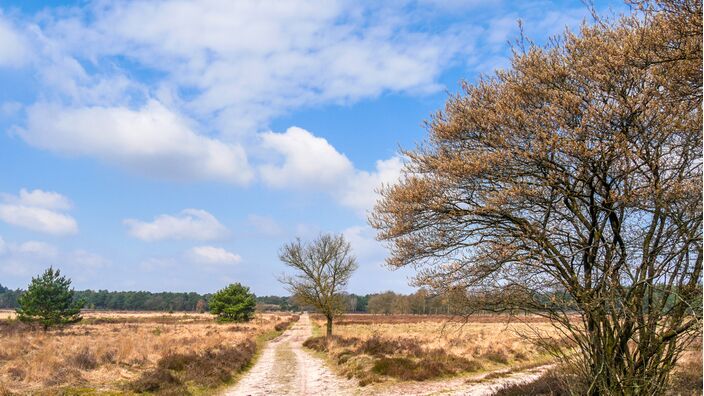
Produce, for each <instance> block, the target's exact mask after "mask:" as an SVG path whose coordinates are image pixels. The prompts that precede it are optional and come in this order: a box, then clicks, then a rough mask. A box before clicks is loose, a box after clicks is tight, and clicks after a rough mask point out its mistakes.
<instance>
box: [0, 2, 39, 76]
mask: <svg viewBox="0 0 704 396" xmlns="http://www.w3.org/2000/svg"><path fill="white" fill-rule="evenodd" d="M31 53H32V52H31V50H30V49H29V43H28V42H27V39H26V38H25V37H24V35H23V34H22V33H20V32H19V31H18V30H17V29H16V28H15V27H14V26H12V24H11V23H10V22H9V21H7V20H6V19H5V18H4V17H3V15H2V14H0V66H10V67H17V66H22V65H23V64H25V63H26V62H27V61H28V60H29V59H30V57H31Z"/></svg>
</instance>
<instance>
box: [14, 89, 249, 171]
mask: <svg viewBox="0 0 704 396" xmlns="http://www.w3.org/2000/svg"><path fill="white" fill-rule="evenodd" d="M17 133H18V134H19V135H20V136H21V137H22V138H23V139H24V140H25V141H26V142H27V143H29V144H31V145H33V146H35V147H39V148H42V149H46V150H50V151H53V152H57V153H61V154H69V155H92V156H98V157H99V158H101V159H103V160H105V161H108V162H111V163H116V164H120V165H123V166H125V167H127V168H130V169H133V170H136V171H138V172H141V173H146V174H149V175H152V176H157V177H162V178H169V179H200V180H203V179H205V180H222V181H227V182H231V183H236V184H244V183H247V182H248V181H249V180H251V178H252V172H251V170H250V169H249V165H248V163H247V157H246V155H245V152H244V149H243V148H242V147H241V146H239V145H237V144H226V143H223V142H222V141H220V140H217V139H211V138H208V137H205V136H202V135H199V134H197V133H195V132H194V131H193V130H192V129H191V128H190V127H189V125H188V122H187V121H186V120H185V119H183V118H182V117H180V116H178V115H177V114H175V113H173V112H171V111H170V110H169V109H167V108H166V107H165V106H164V105H162V104H161V103H159V102H157V101H150V102H149V103H147V104H146V105H145V106H144V107H142V108H141V109H138V110H131V109H129V108H125V107H98V106H95V107H83V108H65V107H61V106H56V105H50V104H35V105H33V106H31V107H30V108H29V109H28V111H27V126H26V127H25V128H22V129H19V130H18V132H17Z"/></svg>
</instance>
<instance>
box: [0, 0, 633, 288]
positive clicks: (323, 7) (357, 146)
mask: <svg viewBox="0 0 704 396" xmlns="http://www.w3.org/2000/svg"><path fill="white" fill-rule="evenodd" d="M382 4H383V5H382ZM595 6H596V8H597V9H598V10H600V12H611V11H609V10H612V11H614V12H618V11H622V10H623V9H624V8H625V6H624V5H623V3H621V2H596V4H595ZM588 16H589V12H588V10H587V9H586V7H585V6H584V4H583V3H582V2H580V1H567V0H566V1H515V2H511V1H480V0H467V1H457V0H447V1H435V0H417V1H410V0H408V1H403V0H399V1H390V2H355V1H351V2H344V1H340V2H338V1H324V2H312V1H298V0H291V1H287V2H268V1H252V2H245V1H242V2H231V1H219V0H212V1H210V0H208V1H194V2H186V1H178V2H176V1H172V2H169V1H148V2H107V1H95V2H91V1H79V2H61V1H26V0H25V1H17V2H12V1H2V2H0V84H1V85H2V90H0V130H2V133H0V169H2V177H0V284H3V285H5V286H9V287H13V288H14V287H24V286H25V285H26V284H27V283H28V282H29V280H30V278H31V276H32V275H35V274H37V273H39V272H40V271H41V270H43V269H44V268H45V267H47V266H48V265H54V266H55V267H58V268H61V269H62V270H63V271H64V272H65V273H66V274H68V275H69V276H71V277H72V279H73V280H74V286H75V287H76V288H78V289H83V288H92V289H109V290H151V291H161V290H172V291H198V292H213V291H215V290H217V289H219V288H221V287H223V286H225V285H227V284H228V283H230V282H235V281H237V282H241V283H244V284H246V285H249V286H251V288H252V289H253V290H254V292H255V293H257V294H283V293H284V290H283V289H282V288H281V286H280V285H279V284H278V282H277V281H276V275H277V274H280V273H282V272H283V271H285V268H284V266H283V265H282V264H281V263H280V262H279V260H278V258H277V257H278V255H277V252H278V249H279V247H280V246H281V245H282V244H283V243H285V242H287V241H290V240H291V239H293V238H294V237H296V236H299V237H301V238H303V239H310V238H313V237H315V236H316V235H318V234H319V233H321V232H335V233H343V234H344V235H345V236H346V237H347V238H348V240H349V241H350V242H351V243H352V245H353V248H354V250H355V253H356V254H357V256H358V261H359V264H360V268H359V270H358V272H357V273H356V274H355V276H354V277H353V279H352V281H351V283H350V285H349V290H350V291H352V292H356V293H367V292H374V291H382V290H387V289H391V290H396V291H401V292H407V291H409V290H411V288H410V286H408V280H409V277H410V276H412V274H413V272H412V271H411V270H397V271H390V270H389V269H387V268H385V267H384V266H383V262H384V258H385V256H386V254H387V251H386V249H385V248H384V246H383V245H381V244H380V243H378V242H376V241H375V240H374V232H373V230H371V229H370V228H369V226H368V225H367V222H366V213H367V212H368V211H369V210H370V209H371V207H372V206H373V202H374V200H375V199H376V194H375V189H376V188H378V186H380V185H381V184H382V183H393V181H394V180H395V179H396V178H397V177H398V175H399V172H400V170H401V168H402V163H403V160H402V158H401V157H400V156H399V154H398V149H399V147H404V148H412V147H414V145H415V144H417V143H419V142H421V141H422V140H423V139H424V136H425V131H424V129H423V127H422V123H423V121H424V120H425V119H427V118H428V117H429V115H430V114H432V113H433V112H435V111H437V110H439V109H441V108H442V106H443V103H444V101H445V99H446V98H447V95H448V93H452V92H457V90H458V89H459V82H460V81H461V80H463V79H464V80H467V81H470V82H472V81H476V80H477V78H478V77H479V75H480V74H482V73H483V74H491V73H492V71H493V70H494V69H495V68H502V67H506V66H507V65H508V56H509V54H510V48H509V46H508V44H507V42H508V41H513V40H515V39H516V38H518V27H517V20H519V19H520V20H522V21H523V24H524V30H525V32H526V33H527V35H528V36H529V37H530V38H531V39H532V40H534V41H535V42H537V43H544V42H545V41H546V40H547V38H548V37H550V36H552V35H555V34H558V33H560V32H562V31H563V30H564V29H565V28H566V27H568V28H570V29H575V28H577V27H578V26H579V24H580V23H581V22H582V21H583V20H584V19H585V18H588Z"/></svg>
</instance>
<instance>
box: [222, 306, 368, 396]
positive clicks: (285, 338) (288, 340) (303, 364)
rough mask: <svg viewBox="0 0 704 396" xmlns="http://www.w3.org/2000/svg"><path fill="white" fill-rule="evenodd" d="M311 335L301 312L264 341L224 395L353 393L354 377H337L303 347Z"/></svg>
mask: <svg viewBox="0 0 704 396" xmlns="http://www.w3.org/2000/svg"><path fill="white" fill-rule="evenodd" d="M310 335H311V325H310V317H309V316H308V314H303V315H301V318H300V320H299V321H298V322H296V323H294V325H293V327H292V328H290V329H289V330H287V331H286V332H285V333H284V334H282V335H281V336H280V337H278V338H277V339H275V340H273V341H271V342H269V343H268V344H267V346H266V347H265V348H264V351H263V352H262V354H261V356H260V357H259V360H257V363H256V364H255V365H254V367H252V369H251V370H250V371H249V372H248V373H247V374H246V375H245V376H244V378H242V379H241V380H240V381H239V382H238V383H237V385H236V386H235V387H234V388H232V389H230V390H228V391H227V392H225V395H233V396H234V395H237V396H247V395H251V396H260V395H261V396H264V395H267V396H268V395H302V396H306V395H352V394H354V390H355V388H356V384H355V382H354V381H350V380H346V379H344V378H341V377H339V376H338V375H336V374H335V373H333V372H332V371H330V370H329V369H328V368H327V367H326V366H325V363H324V362H323V361H322V360H320V359H318V358H316V357H314V356H312V355H310V354H309V353H308V352H306V351H304V350H303V346H302V344H303V341H305V340H306V339H307V338H308V337H310Z"/></svg>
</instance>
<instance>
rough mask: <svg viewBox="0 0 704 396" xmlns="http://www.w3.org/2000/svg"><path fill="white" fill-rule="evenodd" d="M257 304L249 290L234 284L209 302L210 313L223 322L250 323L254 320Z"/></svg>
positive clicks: (214, 295) (216, 294) (215, 295)
mask: <svg viewBox="0 0 704 396" xmlns="http://www.w3.org/2000/svg"><path fill="white" fill-rule="evenodd" d="M256 304H257V302H256V300H255V296H254V294H252V293H251V292H250V291H249V288H248V287H246V286H242V285H240V284H239V283H233V284H231V285H229V286H227V287H226V288H224V289H221V290H219V291H218V292H217V293H215V294H213V296H212V297H211V298H210V301H209V302H208V305H209V306H210V313H212V314H215V315H217V316H218V320H219V321H221V322H248V321H250V320H252V319H253V318H254V308H255V306H256Z"/></svg>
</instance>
